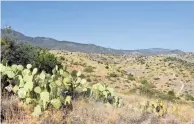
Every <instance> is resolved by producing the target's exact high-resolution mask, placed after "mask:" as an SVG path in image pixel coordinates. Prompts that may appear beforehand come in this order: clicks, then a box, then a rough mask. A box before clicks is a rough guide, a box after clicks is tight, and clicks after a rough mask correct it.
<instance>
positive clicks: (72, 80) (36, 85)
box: [0, 64, 122, 117]
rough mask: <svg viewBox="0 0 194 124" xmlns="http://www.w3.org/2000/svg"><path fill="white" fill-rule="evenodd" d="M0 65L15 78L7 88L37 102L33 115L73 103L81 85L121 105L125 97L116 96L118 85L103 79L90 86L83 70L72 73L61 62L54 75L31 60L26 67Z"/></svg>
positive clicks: (26, 101)
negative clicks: (110, 83) (73, 75)
mask: <svg viewBox="0 0 194 124" xmlns="http://www.w3.org/2000/svg"><path fill="white" fill-rule="evenodd" d="M0 68H1V70H0V73H1V76H4V75H7V76H8V78H9V79H12V81H13V82H14V85H13V84H10V85H8V86H7V87H6V89H7V90H8V91H10V92H11V91H13V92H14V93H15V94H17V95H18V97H19V98H20V99H21V100H23V102H24V103H26V104H33V105H34V106H35V108H34V112H33V113H32V115H33V116H37V117H38V116H39V115H40V114H41V113H42V111H43V110H46V109H47V108H48V106H50V105H51V106H53V107H54V108H56V109H60V108H61V107H62V106H68V105H71V104H72V96H73V93H74V91H75V90H76V89H81V92H83V93H87V94H88V95H89V96H92V95H93V94H94V95H95V96H96V98H97V99H100V100H101V99H103V101H104V102H109V103H112V104H114V105H115V106H117V107H119V106H121V101H122V99H121V98H119V97H116V96H114V89H112V88H109V87H106V86H104V85H101V84H99V83H98V84H95V85H93V86H92V87H91V86H89V85H88V83H87V81H86V79H82V78H81V77H80V76H81V72H80V71H78V72H77V74H76V77H72V76H71V75H70V74H69V73H68V72H67V71H66V68H65V67H64V69H59V68H58V66H56V67H55V68H54V69H53V70H52V73H53V74H52V75H51V74H47V73H45V72H44V71H42V72H40V73H38V69H37V68H32V65H31V64H27V66H26V67H23V66H22V65H12V66H7V65H6V66H4V65H3V64H0ZM111 100H112V101H111Z"/></svg>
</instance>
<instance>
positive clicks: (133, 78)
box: [128, 73, 135, 81]
mask: <svg viewBox="0 0 194 124" xmlns="http://www.w3.org/2000/svg"><path fill="white" fill-rule="evenodd" d="M128 79H129V80H131V81H134V80H135V77H134V76H133V75H132V74H131V73H130V74H129V75H128Z"/></svg>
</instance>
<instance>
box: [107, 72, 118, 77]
mask: <svg viewBox="0 0 194 124" xmlns="http://www.w3.org/2000/svg"><path fill="white" fill-rule="evenodd" d="M109 76H110V77H118V75H117V74H116V73H114V72H112V73H110V74H109Z"/></svg>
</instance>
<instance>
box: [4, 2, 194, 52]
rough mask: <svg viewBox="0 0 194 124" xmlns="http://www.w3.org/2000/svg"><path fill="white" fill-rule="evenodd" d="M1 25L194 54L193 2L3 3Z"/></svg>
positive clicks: (118, 45)
mask: <svg viewBox="0 0 194 124" xmlns="http://www.w3.org/2000/svg"><path fill="white" fill-rule="evenodd" d="M1 6H2V11H1V12H2V15H1V16H2V20H1V21H2V24H1V26H5V25H11V26H12V28H13V29H14V30H16V31H20V32H21V33H24V34H25V35H27V36H44V37H52V38H55V39H58V40H68V41H74V42H80V43H92V44H96V45H101V46H104V47H110V48H116V49H144V48H169V49H181V50H183V51H193V52H194V2H130V1H128V2H65V1H64V2H38V1H37V2H2V3H1Z"/></svg>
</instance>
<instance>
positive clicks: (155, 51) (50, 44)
mask: <svg viewBox="0 0 194 124" xmlns="http://www.w3.org/2000/svg"><path fill="white" fill-rule="evenodd" d="M1 36H8V37H13V38H14V39H17V41H18V42H28V43H30V44H32V45H34V46H40V47H44V48H48V49H54V50H66V51H70V52H86V53H103V54H117V55H118V54H119V55H120V54H135V55H160V54H182V53H184V52H182V51H181V50H178V49H176V50H170V49H162V48H150V49H139V50H116V49H111V48H105V47H101V46H97V45H94V44H82V43H76V42H70V41H59V40H56V39H53V38H48V37H30V36H25V35H24V34H22V33H20V32H17V31H14V30H13V31H12V32H11V33H9V34H8V33H7V32H6V31H5V30H4V29H1Z"/></svg>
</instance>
